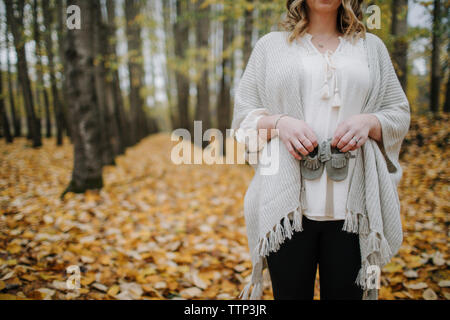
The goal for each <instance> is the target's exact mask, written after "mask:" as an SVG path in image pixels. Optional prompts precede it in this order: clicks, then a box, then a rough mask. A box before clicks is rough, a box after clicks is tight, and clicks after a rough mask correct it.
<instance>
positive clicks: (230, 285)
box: [0, 0, 450, 299]
mask: <svg viewBox="0 0 450 320" xmlns="http://www.w3.org/2000/svg"><path fill="white" fill-rule="evenodd" d="M74 4H75V5H78V6H79V7H80V8H81V16H80V17H81V26H82V28H81V30H69V29H68V28H67V24H66V22H67V21H66V19H67V17H68V15H67V14H66V10H67V7H68V6H70V5H74ZM369 5H377V6H378V7H379V8H380V13H381V16H380V17H381V28H380V29H373V30H369V31H370V32H373V33H375V34H377V35H378V36H380V37H381V38H382V39H383V41H384V42H385V44H386V46H387V47H388V49H389V52H390V54H391V57H392V61H393V64H394V67H395V69H396V71H397V75H398V77H399V79H400V82H401V84H402V86H403V88H404V90H405V92H406V94H407V96H408V99H409V101H410V104H411V112H412V121H411V130H410V132H409V134H408V136H407V138H406V140H405V142H404V144H403V146H402V152H401V161H402V167H403V169H404V175H403V179H402V181H401V184H400V186H399V190H400V199H401V203H402V219H403V225H404V231H405V240H404V245H403V247H402V249H401V250H400V252H399V254H398V255H397V256H396V257H395V258H394V259H393V261H392V262H391V263H390V264H389V265H387V266H386V267H385V268H384V269H383V273H382V289H381V292H380V298H381V299H449V297H450V289H449V285H450V283H449V282H450V277H449V274H450V273H449V270H448V266H449V263H450V262H449V257H448V232H449V231H448V212H449V202H448V199H449V196H448V195H449V193H448V191H449V190H448V187H449V185H448V180H449V169H448V163H447V159H448V158H449V153H448V148H447V145H448V141H449V129H448V119H449V118H448V112H449V110H450V93H449V92H450V88H449V87H450V82H449V77H450V72H449V68H448V67H449V61H450V60H449V49H450V43H449V34H450V32H449V7H450V4H449V2H448V1H443V0H435V1H420V0H417V1H407V0H397V1H394V0H379V1H365V2H364V6H365V7H368V6H369ZM72 13H73V11H71V14H72ZM284 13H285V1H281V0H280V1H268V0H148V1H144V0H92V1H87V0H79V1H70V0H68V1H65V0H3V1H0V120H1V121H0V135H1V142H0V299H198V298H200V299H234V298H236V296H237V295H238V293H239V292H240V290H241V289H242V287H243V284H244V282H245V281H247V280H248V277H249V275H250V273H251V264H250V257H249V255H248V247H247V240H246V230H245V221H244V217H243V211H242V206H243V197H244V194H245V191H246V189H247V186H248V184H249V182H250V181H251V178H252V175H253V170H252V169H251V167H249V166H246V165H180V166H176V165H174V164H173V163H172V162H171V160H170V154H171V149H172V147H173V145H174V142H173V141H171V137H170V133H171V131H172V130H174V129H177V128H185V129H187V130H189V131H190V132H191V133H193V127H194V126H193V123H194V121H195V120H198V121H202V126H203V130H207V129H208V128H218V129H219V130H221V131H222V132H223V133H224V134H225V130H226V129H227V128H229V127H230V124H231V117H232V111H233V96H234V90H235V88H236V86H237V85H238V83H239V79H240V77H241V76H242V72H243V70H244V68H245V66H246V63H247V61H248V58H249V56H250V53H251V51H252V48H253V46H254V44H255V42H256V41H257V40H258V39H259V38H260V37H261V36H263V35H264V34H266V33H268V32H270V31H275V30H280V29H279V27H278V22H279V21H280V20H281V18H282V17H283V14H284ZM71 14H69V17H70V16H71ZM371 15H372V14H371V13H369V14H367V15H366V17H365V19H364V20H365V21H366V19H367V18H368V17H370V16H371ZM205 147H207V143H203V144H202V145H198V146H194V148H205ZM226 151H227V150H223V152H226ZM221 153H222V152H221ZM69 266H77V267H79V269H80V280H81V287H80V288H79V289H76V290H69V289H68V288H67V286H66V280H67V279H68V278H69V277H70V276H71V274H70V273H68V271H67V270H66V269H67V267H69ZM318 286H319V285H318V284H317V287H318ZM316 297H318V291H316ZM264 298H266V299H271V298H272V293H271V289H270V286H269V282H268V281H266V287H265V291H264Z"/></svg>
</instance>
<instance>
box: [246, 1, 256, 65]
mask: <svg viewBox="0 0 450 320" xmlns="http://www.w3.org/2000/svg"><path fill="white" fill-rule="evenodd" d="M253 1H254V0H247V2H246V7H245V11H244V64H245V65H246V64H247V62H248V59H249V58H250V54H251V53H252V35H253Z"/></svg>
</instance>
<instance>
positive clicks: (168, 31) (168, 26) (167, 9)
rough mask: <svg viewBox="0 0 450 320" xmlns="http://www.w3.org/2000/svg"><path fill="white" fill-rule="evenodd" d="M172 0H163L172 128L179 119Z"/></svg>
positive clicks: (167, 87)
mask: <svg viewBox="0 0 450 320" xmlns="http://www.w3.org/2000/svg"><path fill="white" fill-rule="evenodd" d="M170 4H171V0H167V1H163V17H164V36H165V54H166V68H165V74H164V82H165V88H166V95H167V104H168V112H169V119H170V122H171V124H172V129H175V128H177V127H178V119H177V116H176V112H175V111H174V101H173V100H174V99H173V94H172V88H174V87H175V86H174V85H173V83H174V80H173V72H172V70H171V68H170V66H169V61H170V60H171V59H173V43H172V39H173V32H172V21H171V18H170V17H171V13H172V9H171V6H170Z"/></svg>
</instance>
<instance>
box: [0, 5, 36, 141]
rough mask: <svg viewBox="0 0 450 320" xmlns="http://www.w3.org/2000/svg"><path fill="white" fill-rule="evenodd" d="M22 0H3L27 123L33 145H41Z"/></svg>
mask: <svg viewBox="0 0 450 320" xmlns="http://www.w3.org/2000/svg"><path fill="white" fill-rule="evenodd" d="M24 6H25V3H24V0H8V1H5V7H6V19H7V23H8V25H9V27H10V30H11V32H12V34H13V37H14V47H15V49H16V55H17V72H18V75H19V81H20V84H21V88H22V94H23V100H24V104H25V110H26V113H27V124H28V129H29V135H28V137H30V138H31V139H32V143H33V147H34V148H37V147H40V146H42V141H41V134H40V130H39V125H38V123H37V119H36V114H35V110H34V101H33V93H32V91H31V82H30V78H29V75H28V65H27V53H26V51H25V37H24V32H23V15H24Z"/></svg>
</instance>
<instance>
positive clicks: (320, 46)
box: [316, 34, 336, 49]
mask: <svg viewBox="0 0 450 320" xmlns="http://www.w3.org/2000/svg"><path fill="white" fill-rule="evenodd" d="M335 35H336V34H333V35H331V36H329V37H328V38H327V39H325V40H316V42H317V46H318V47H319V48H320V49H323V48H325V44H324V43H327V42H328V41H329V40H330V39H332V38H333V37H334V36H335ZM318 41H320V42H318ZM322 41H324V42H322Z"/></svg>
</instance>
